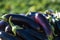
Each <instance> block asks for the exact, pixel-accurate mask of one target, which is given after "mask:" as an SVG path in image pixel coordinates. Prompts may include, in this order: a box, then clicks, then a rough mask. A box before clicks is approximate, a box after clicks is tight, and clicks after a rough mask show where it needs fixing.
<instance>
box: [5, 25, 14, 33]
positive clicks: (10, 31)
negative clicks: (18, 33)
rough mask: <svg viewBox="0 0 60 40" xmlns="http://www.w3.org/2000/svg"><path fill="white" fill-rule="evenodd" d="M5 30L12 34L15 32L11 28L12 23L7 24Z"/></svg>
mask: <svg viewBox="0 0 60 40" xmlns="http://www.w3.org/2000/svg"><path fill="white" fill-rule="evenodd" d="M5 32H7V33H10V34H13V32H12V28H11V26H10V25H7V26H6V27H5Z"/></svg>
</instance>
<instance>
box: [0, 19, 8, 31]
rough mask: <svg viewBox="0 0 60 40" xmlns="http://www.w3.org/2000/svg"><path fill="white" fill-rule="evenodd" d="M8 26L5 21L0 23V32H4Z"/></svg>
mask: <svg viewBox="0 0 60 40" xmlns="http://www.w3.org/2000/svg"><path fill="white" fill-rule="evenodd" d="M7 25H8V23H7V22H5V21H4V20H1V21H0V31H4V30H5V27H6V26H7Z"/></svg>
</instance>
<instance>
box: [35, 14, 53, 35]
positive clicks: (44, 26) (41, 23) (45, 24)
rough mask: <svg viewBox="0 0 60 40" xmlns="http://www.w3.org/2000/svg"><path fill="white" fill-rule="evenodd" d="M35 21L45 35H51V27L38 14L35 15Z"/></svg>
mask: <svg viewBox="0 0 60 40" xmlns="http://www.w3.org/2000/svg"><path fill="white" fill-rule="evenodd" d="M35 21H36V22H37V23H39V24H40V25H41V26H42V28H43V30H44V31H45V33H46V34H47V35H50V34H52V29H51V26H50V24H49V22H48V20H47V19H46V18H45V17H44V16H43V15H42V14H40V13H36V14H35Z"/></svg>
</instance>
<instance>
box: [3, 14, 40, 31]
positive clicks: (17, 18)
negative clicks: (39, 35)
mask: <svg viewBox="0 0 60 40" xmlns="http://www.w3.org/2000/svg"><path fill="white" fill-rule="evenodd" d="M10 16H12V19H11V20H12V22H13V23H14V24H15V25H19V26H20V25H24V26H27V28H32V29H34V30H37V31H39V30H40V27H39V26H38V25H37V24H36V23H35V21H34V20H32V19H31V18H29V17H27V16H22V15H18V14H7V15H5V16H4V18H6V19H7V21H8V20H9V17H10ZM28 26H29V27H28ZM25 28H26V27H25Z"/></svg>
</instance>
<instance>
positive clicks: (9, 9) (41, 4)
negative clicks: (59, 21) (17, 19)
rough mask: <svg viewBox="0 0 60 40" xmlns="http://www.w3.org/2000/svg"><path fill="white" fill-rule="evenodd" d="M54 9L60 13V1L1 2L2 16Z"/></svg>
mask: <svg viewBox="0 0 60 40" xmlns="http://www.w3.org/2000/svg"><path fill="white" fill-rule="evenodd" d="M46 9H53V10H54V11H55V10H57V11H60V0H0V16H1V15H3V14H7V13H18V14H19V13H27V12H29V11H31V12H40V11H42V12H43V11H45V10H46Z"/></svg>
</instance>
